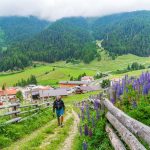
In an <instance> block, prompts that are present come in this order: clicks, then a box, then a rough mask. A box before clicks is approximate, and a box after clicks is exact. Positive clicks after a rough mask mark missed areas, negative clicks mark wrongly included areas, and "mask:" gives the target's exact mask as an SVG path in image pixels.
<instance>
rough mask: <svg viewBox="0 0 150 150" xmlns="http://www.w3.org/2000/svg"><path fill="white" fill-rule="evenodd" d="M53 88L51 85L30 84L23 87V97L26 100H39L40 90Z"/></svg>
mask: <svg viewBox="0 0 150 150" xmlns="http://www.w3.org/2000/svg"><path fill="white" fill-rule="evenodd" d="M50 89H53V88H52V87H50V86H40V85H39V86H36V85H29V86H27V87H26V88H25V89H22V94H23V98H24V99H25V100H30V101H31V100H37V99H40V94H39V92H40V91H41V90H50Z"/></svg>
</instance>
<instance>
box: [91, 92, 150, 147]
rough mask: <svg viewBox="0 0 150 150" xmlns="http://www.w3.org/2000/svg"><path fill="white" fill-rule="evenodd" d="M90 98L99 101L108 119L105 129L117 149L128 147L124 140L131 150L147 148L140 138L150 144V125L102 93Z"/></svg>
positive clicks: (92, 101) (92, 100)
mask: <svg viewBox="0 0 150 150" xmlns="http://www.w3.org/2000/svg"><path fill="white" fill-rule="evenodd" d="M88 100H89V101H90V103H94V101H95V100H96V101H98V102H99V104H100V109H101V111H102V112H103V113H104V114H105V115H104V116H105V117H106V119H107V120H108V123H107V125H106V129H105V130H106V132H107V133H108V137H109V139H110V141H111V143H112V145H113V147H114V149H115V150H124V149H126V148H125V146H124V144H123V142H122V140H123V141H124V143H126V145H128V147H129V148H130V149H131V150H137V149H138V150H146V148H145V147H144V146H143V145H142V144H141V143H140V141H139V140H138V139H139V138H140V139H141V140H143V141H145V142H146V143H147V144H148V145H149V146H150V127H149V126H147V125H145V124H143V123H141V122H139V121H137V120H135V119H133V118H131V117H130V116H128V115H127V114H125V113H124V112H123V111H121V110H120V109H118V108H117V107H115V106H114V105H113V104H112V103H111V102H110V101H109V100H108V99H107V98H106V97H105V96H102V94H100V95H94V96H90V97H89V99H88ZM116 131H117V132H116ZM116 133H118V135H119V136H118V135H117V134H116ZM120 137H121V138H120Z"/></svg>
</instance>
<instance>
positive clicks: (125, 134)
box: [106, 112, 146, 150]
mask: <svg viewBox="0 0 150 150" xmlns="http://www.w3.org/2000/svg"><path fill="white" fill-rule="evenodd" d="M106 118H107V119H108V120H109V122H110V123H111V124H112V125H113V127H114V128H115V129H116V130H117V131H118V133H119V134H120V136H121V137H122V139H123V140H124V141H125V143H126V144H127V145H128V146H129V148H130V149H131V150H146V148H145V147H144V146H143V145H142V144H141V143H140V142H139V141H138V140H137V138H136V137H135V136H134V135H133V134H132V133H131V132H130V131H129V130H128V129H127V128H126V127H125V126H123V124H122V123H120V122H119V121H118V120H117V118H116V117H114V116H113V115H112V114H111V113H110V112H108V113H107V114H106Z"/></svg>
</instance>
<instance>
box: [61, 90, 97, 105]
mask: <svg viewBox="0 0 150 150" xmlns="http://www.w3.org/2000/svg"><path fill="white" fill-rule="evenodd" d="M99 92H100V91H94V92H88V93H85V94H76V95H71V96H68V97H64V98H63V100H64V103H65V104H67V105H68V104H69V105H72V104H73V103H74V102H79V101H82V100H83V99H88V98H89V96H90V95H95V94H98V93H99Z"/></svg>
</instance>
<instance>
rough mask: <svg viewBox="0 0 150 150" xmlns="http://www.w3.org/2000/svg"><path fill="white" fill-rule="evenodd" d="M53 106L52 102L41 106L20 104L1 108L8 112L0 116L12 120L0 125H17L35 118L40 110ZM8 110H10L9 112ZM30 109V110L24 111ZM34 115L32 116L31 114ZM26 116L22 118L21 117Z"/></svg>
mask: <svg viewBox="0 0 150 150" xmlns="http://www.w3.org/2000/svg"><path fill="white" fill-rule="evenodd" d="M50 106H51V102H45V103H41V104H29V105H20V103H14V104H11V105H8V106H0V110H6V111H7V112H5V113H3V114H1V115H0V118H3V119H4V117H6V116H10V119H9V120H7V121H5V122H2V123H1V124H0V125H1V126H5V125H8V124H11V123H17V122H21V121H24V120H26V119H28V118H30V117H33V116H35V115H36V114H37V113H38V112H39V111H40V110H44V109H47V108H49V107H50ZM7 109H8V110H7ZM23 109H28V110H23ZM30 113H32V114H30ZM23 114H24V115H25V114H26V116H24V117H23V116H20V115H23Z"/></svg>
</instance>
